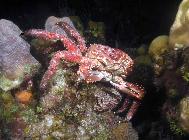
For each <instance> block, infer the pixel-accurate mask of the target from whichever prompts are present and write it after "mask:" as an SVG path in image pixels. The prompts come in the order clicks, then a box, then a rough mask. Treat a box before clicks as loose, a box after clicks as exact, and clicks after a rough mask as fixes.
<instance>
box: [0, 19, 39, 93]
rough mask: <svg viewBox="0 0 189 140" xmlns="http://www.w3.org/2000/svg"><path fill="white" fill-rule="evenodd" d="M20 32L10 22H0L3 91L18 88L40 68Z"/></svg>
mask: <svg viewBox="0 0 189 140" xmlns="http://www.w3.org/2000/svg"><path fill="white" fill-rule="evenodd" d="M21 32H22V31H21V30H20V29H19V28H18V26H16V25H15V24H14V23H12V22H11V21H8V20H5V19H1V20H0V88H1V89H3V90H4V91H8V90H10V89H12V88H15V87H18V86H19V85H20V84H21V83H22V82H23V81H24V79H26V78H29V77H32V76H33V75H34V74H35V73H36V72H37V71H38V69H39V67H40V64H39V62H38V61H37V60H36V59H35V58H34V57H33V56H32V55H31V54H30V45H29V44H28V43H27V42H26V41H25V40H23V39H22V38H21V37H20V34H21Z"/></svg>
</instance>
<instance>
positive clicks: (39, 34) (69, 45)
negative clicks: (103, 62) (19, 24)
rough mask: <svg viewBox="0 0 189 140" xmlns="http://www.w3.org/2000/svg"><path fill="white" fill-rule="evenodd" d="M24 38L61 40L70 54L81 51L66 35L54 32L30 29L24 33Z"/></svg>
mask: <svg viewBox="0 0 189 140" xmlns="http://www.w3.org/2000/svg"><path fill="white" fill-rule="evenodd" d="M24 36H31V37H35V38H40V39H43V40H56V41H58V40H60V41H61V42H62V44H63V45H64V46H65V47H66V49H67V50H68V51H70V52H75V53H80V52H81V51H80V49H79V48H78V47H77V45H76V44H75V43H74V42H73V41H72V40H71V39H69V38H68V37H66V36H65V35H60V34H57V33H53V32H48V31H44V30H41V29H30V30H28V31H25V32H24Z"/></svg>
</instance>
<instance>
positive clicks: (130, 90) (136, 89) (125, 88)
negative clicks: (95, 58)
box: [110, 81, 145, 100]
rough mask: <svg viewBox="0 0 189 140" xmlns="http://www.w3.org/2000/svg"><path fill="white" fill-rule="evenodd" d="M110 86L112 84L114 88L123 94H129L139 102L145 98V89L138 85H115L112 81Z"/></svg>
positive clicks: (125, 83) (127, 83)
mask: <svg viewBox="0 0 189 140" xmlns="http://www.w3.org/2000/svg"><path fill="white" fill-rule="evenodd" d="M110 84H112V85H113V86H114V87H116V88H117V89H118V90H120V91H122V92H123V93H126V94H128V95H129V96H131V97H134V98H136V99H138V100H142V98H143V97H144V93H145V92H144V89H143V88H142V87H140V86H138V85H135V84H132V83H129V82H124V83H121V84H120V83H119V84H117V83H114V82H112V81H110Z"/></svg>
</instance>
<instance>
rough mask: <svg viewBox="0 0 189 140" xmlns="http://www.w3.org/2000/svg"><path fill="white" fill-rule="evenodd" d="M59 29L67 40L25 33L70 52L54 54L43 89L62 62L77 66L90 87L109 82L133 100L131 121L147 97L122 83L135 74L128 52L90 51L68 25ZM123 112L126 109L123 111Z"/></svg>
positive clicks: (33, 31) (98, 46)
mask: <svg viewBox="0 0 189 140" xmlns="http://www.w3.org/2000/svg"><path fill="white" fill-rule="evenodd" d="M57 25H58V26H60V27H61V28H63V29H64V31H66V33H67V34H68V36H65V35H61V34H57V33H54V32H48V31H44V30H40V29H31V30H28V31H26V32H25V33H24V35H26V36H32V37H36V38H41V39H45V40H60V41H61V42H62V44H63V45H64V46H65V47H66V49H67V50H63V51H58V52H56V53H55V54H54V56H53V58H52V59H51V61H50V66H49V67H48V70H47V71H46V73H45V74H44V76H43V78H42V81H41V84H40V87H41V88H42V89H45V88H46V86H47V83H48V81H49V80H50V79H51V77H52V76H53V74H54V73H55V72H56V70H57V67H58V65H59V63H60V62H61V59H63V60H66V61H69V62H74V63H78V64H79V70H78V72H77V73H78V75H79V76H80V79H84V80H85V81H86V82H87V83H92V82H96V81H101V80H104V81H107V82H110V84H111V85H113V86H114V87H115V88H117V89H118V90H120V91H121V92H123V93H125V94H127V95H129V96H131V97H132V98H134V100H133V103H132V105H131V108H130V109H129V111H128V113H127V119H128V120H130V119H131V118H132V116H133V115H134V113H135V112H136V110H137V108H138V105H139V102H140V100H141V99H142V98H143V96H144V89H143V88H142V87H140V86H138V85H135V84H132V83H129V82H126V81H124V80H123V78H126V77H127V75H128V74H130V72H131V71H132V67H133V60H132V59H131V58H130V57H129V56H128V55H127V54H126V53H125V52H123V51H121V50H119V49H115V48H111V47H109V46H104V45H101V44H91V45H90V46H89V47H88V48H87V47H86V44H85V40H84V38H83V37H82V36H81V35H80V34H79V33H78V32H77V31H76V30H75V29H73V28H72V27H71V26H70V25H69V24H67V23H66V22H58V23H57ZM128 101H129V100H126V101H125V103H124V106H125V107H128ZM122 110H124V109H123V108H122Z"/></svg>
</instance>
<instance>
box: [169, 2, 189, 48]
mask: <svg viewBox="0 0 189 140" xmlns="http://www.w3.org/2000/svg"><path fill="white" fill-rule="evenodd" d="M188 38H189V0H183V1H182V2H181V4H180V6H179V9H178V12H177V15H176V18H175V21H174V23H173V25H172V27H171V30H170V35H169V43H170V47H171V48H175V47H176V48H180V47H186V46H188V45H189V40H188Z"/></svg>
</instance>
